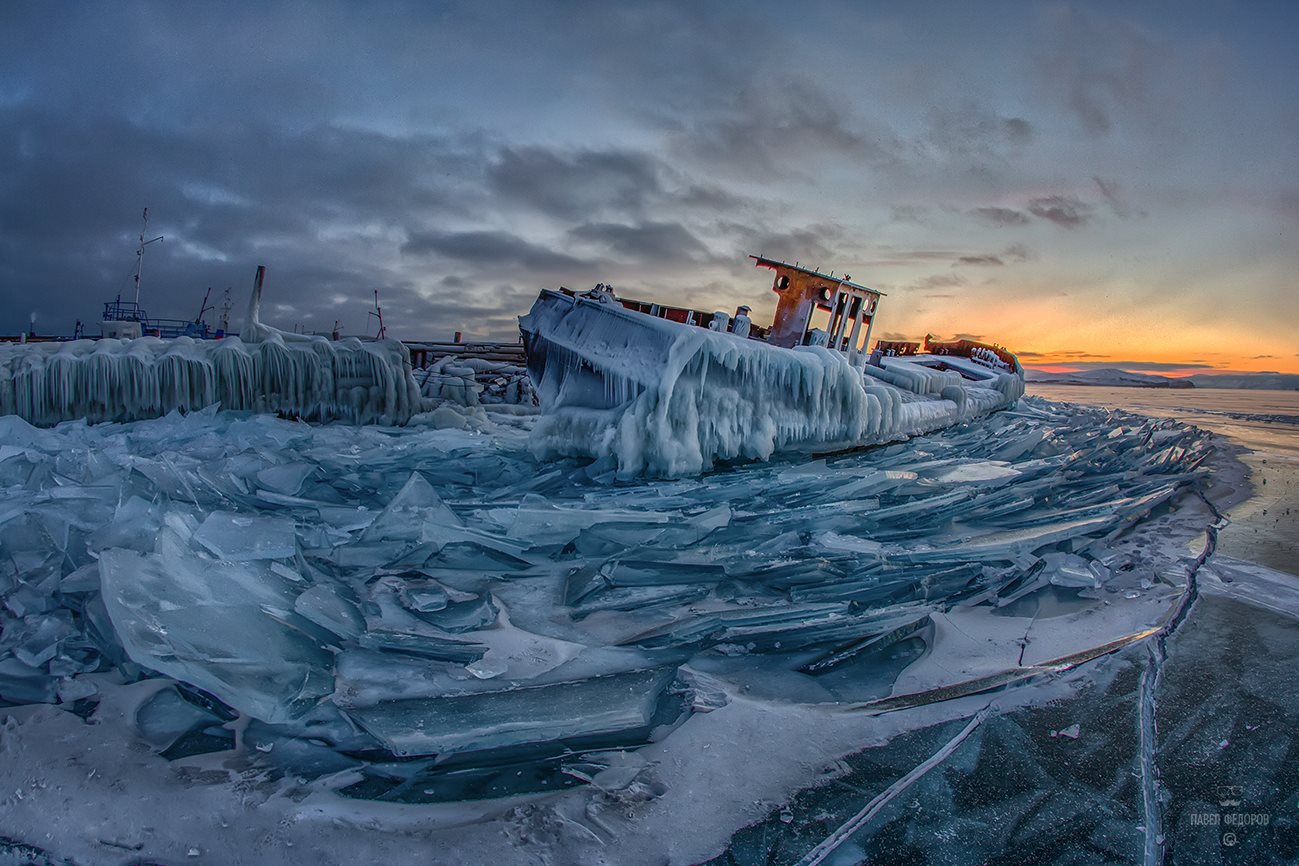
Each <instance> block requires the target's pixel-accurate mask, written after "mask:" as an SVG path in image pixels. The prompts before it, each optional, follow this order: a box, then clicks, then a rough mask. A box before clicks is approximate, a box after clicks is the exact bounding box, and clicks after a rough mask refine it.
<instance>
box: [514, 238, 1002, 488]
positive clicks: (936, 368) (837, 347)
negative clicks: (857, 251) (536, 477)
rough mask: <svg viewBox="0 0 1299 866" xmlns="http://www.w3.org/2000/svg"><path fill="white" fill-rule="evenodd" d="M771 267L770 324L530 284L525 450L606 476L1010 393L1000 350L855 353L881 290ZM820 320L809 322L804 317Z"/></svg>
mask: <svg viewBox="0 0 1299 866" xmlns="http://www.w3.org/2000/svg"><path fill="white" fill-rule="evenodd" d="M752 258H753V259H754V260H755V262H756V263H757V265H758V266H759V267H766V268H770V269H772V270H773V271H774V272H775V279H774V282H773V286H772V288H773V290H774V291H775V292H776V293H777V294H778V295H779V301H778V302H777V309H776V315H775V320H774V322H773V324H772V326H771V327H770V328H761V327H757V326H755V325H754V324H753V323H752V321H751V320H750V319H749V317H748V315H747V313H748V308H747V307H741V308H740V309H739V310H738V311H737V314H736V315H735V316H734V318H732V317H731V316H729V315H728V314H726V313H724V312H718V313H712V314H708V313H703V312H700V311H696V310H686V309H680V308H672V307H665V306H662V305H659V304H650V303H645V302H639V301H632V300H626V299H618V298H616V297H615V296H614V294H613V292H612V290H610V289H608V288H606V287H604V286H598V287H597V288H596V289H595V290H593V291H591V292H588V293H586V294H581V295H579V294H575V293H572V292H569V291H567V290H561V291H551V290H544V291H542V293H541V295H540V297H538V299H537V301H536V303H535V304H534V305H533V307H532V310H531V311H530V312H529V313H528V314H527V315H526V316H523V317H522V318H521V319H520V330H521V331H522V333H523V340H524V344H525V346H526V348H527V353H528V368H529V371H530V372H531V375H532V378H533V380H534V382H535V384H536V386H537V391H538V396H539V398H540V401H541V406H542V409H543V417H542V418H541V420H540V422H539V423H538V426H537V428H536V430H535V433H534V440H533V451H534V453H536V454H537V456H539V457H543V458H545V457H558V456H578V457H593V458H597V459H598V458H605V457H608V458H612V459H613V460H616V462H617V467H618V471H619V473H620V474H622V475H639V474H649V475H662V476H679V475H682V474H688V473H693V472H699V471H701V470H703V469H706V468H709V467H711V466H713V465H714V464H715V463H716V462H718V461H723V462H725V461H735V460H755V459H756V460H764V459H766V458H768V457H770V456H771V455H772V454H773V453H774V452H777V451H805V452H830V451H836V450H840V449H845V448H851V447H856V446H861V445H870V444H877V443H883V442H890V441H897V440H901V439H905V438H907V437H909V436H914V435H918V434H922V433H927V432H930V431H933V430H936V429H939V428H942V427H946V426H949V425H951V424H955V423H958V422H961V421H965V420H968V419H971V418H975V417H978V416H980V415H985V414H987V413H989V412H993V411H996V410H998V409H1003V408H1006V407H1008V406H1011V405H1013V404H1014V403H1015V401H1016V400H1018V399H1019V398H1020V397H1021V396H1022V395H1023V393H1024V371H1023V368H1022V367H1021V366H1020V364H1019V361H1018V359H1017V358H1016V357H1015V356H1014V355H1013V354H1012V353H1010V352H1008V351H1006V350H1005V349H1003V348H1001V347H998V346H992V345H987V344H983V343H975V342H971V341H966V340H962V341H955V342H949V343H940V342H935V341H932V340H930V339H926V341H925V344H924V345H923V347H922V346H921V345H920V344H918V343H896V342H887V341H880V342H879V343H877V344H876V347H875V350H874V351H873V352H871V353H869V354H868V353H867V351H866V349H867V346H868V344H869V341H870V333H871V328H872V326H873V324H874V318H875V313H876V308H877V306H878V303H879V300H880V298H881V296H882V294H883V293H881V292H878V291H876V290H874V289H871V288H868V287H866V286H862V285H858V284H857V283H853V282H852V281H851V280H850V279H849V277H848V276H847V275H844V276H843V277H841V278H836V277H834V276H832V275H829V274H823V273H821V272H819V271H816V270H812V269H809V268H803V267H800V266H798V265H796V264H789V263H787V262H781V261H776V260H774V259H766V258H762V257H760V256H753V257H752ZM818 316H819V319H824V320H825V327H824V328H819V327H812V324H813V320H814V319H815V318H817V317H818Z"/></svg>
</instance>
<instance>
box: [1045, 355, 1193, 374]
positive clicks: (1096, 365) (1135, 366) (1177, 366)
mask: <svg viewBox="0 0 1299 866" xmlns="http://www.w3.org/2000/svg"><path fill="white" fill-rule="evenodd" d="M1051 357H1052V358H1055V357H1058V355H1057V353H1054V352H1053V353H1051ZM1090 357H1095V356H1094V355H1093V356H1090ZM1057 363H1059V364H1060V365H1061V366H1065V367H1077V368H1078V369H1080V370H1108V369H1115V370H1127V371H1129V372H1142V371H1144V372H1148V373H1158V372H1166V371H1170V370H1212V369H1215V367H1214V365H1213V364H1197V363H1193V362H1187V363H1181V362H1168V363H1165V362H1162V361H1073V360H1068V361H1059V362H1057Z"/></svg>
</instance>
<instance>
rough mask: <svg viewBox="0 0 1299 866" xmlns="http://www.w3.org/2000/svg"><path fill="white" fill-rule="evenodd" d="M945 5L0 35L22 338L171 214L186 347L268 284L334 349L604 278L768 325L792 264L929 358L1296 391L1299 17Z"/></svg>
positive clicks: (21, 30)
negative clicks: (1017, 361) (1105, 367)
mask: <svg viewBox="0 0 1299 866" xmlns="http://www.w3.org/2000/svg"><path fill="white" fill-rule="evenodd" d="M945 10H946V11H945V12H944V14H942V15H937V14H935V13H936V10H934V9H928V8H926V7H925V5H924V4H920V5H918V6H914V7H900V8H897V9H892V10H884V9H873V8H856V7H852V6H848V5H841V4H829V3H827V4H813V5H811V6H809V7H807V8H805V9H800V10H793V9H791V8H788V7H786V6H784V5H781V4H774V3H758V4H744V5H743V6H739V5H730V4H726V3H719V4H690V3H685V2H668V0H662V2H650V3H644V4H587V3H560V4H554V5H550V4H532V3H503V4H495V3H494V4H452V5H448V6H432V5H427V4H409V5H407V4H395V5H388V6H383V7H378V8H377V9H376V8H370V7H360V6H356V5H353V4H344V3H324V4H313V5H312V6H311V7H310V8H307V7H303V6H300V5H297V4H289V3H285V4H278V3H272V4H251V3H249V4H235V5H234V6H233V7H222V8H221V9H216V8H215V7H213V8H207V7H202V6H197V5H190V4H180V5H177V4H147V3H146V4H132V5H130V6H128V7H124V8H107V7H99V6H54V7H51V6H49V5H48V4H35V3H32V4H28V3H23V2H17V3H10V4H4V5H3V7H0V163H2V164H3V165H4V166H5V170H4V171H2V172H0V301H3V304H0V333H12V332H15V331H17V330H19V329H22V328H25V327H26V326H27V324H28V321H29V317H30V315H31V314H33V313H34V314H35V315H36V321H37V329H38V330H48V331H52V332H69V331H70V330H71V328H72V323H73V320H74V319H77V318H79V319H82V320H83V321H87V322H92V323H93V321H94V320H95V319H97V318H98V311H99V305H100V304H101V303H102V302H103V301H105V300H109V299H111V298H112V297H113V296H114V295H116V294H117V293H118V292H119V291H121V292H126V291H128V290H129V285H130V283H129V274H130V271H131V268H132V267H133V264H134V236H135V235H136V234H137V233H138V231H139V226H138V216H139V212H140V209H141V208H142V207H144V206H148V207H149V208H150V213H151V214H152V216H153V223H152V225H151V231H153V232H154V233H156V234H162V235H165V236H166V240H165V241H163V242H162V243H161V244H159V245H154V246H151V247H150V249H149V254H148V261H147V264H146V268H145V279H144V286H145V290H144V297H143V298H142V300H143V301H144V302H145V306H146V307H147V308H148V309H150V311H151V312H153V313H154V314H155V315H164V316H177V317H191V316H193V315H194V314H195V313H197V311H198V305H199V302H200V300H201V298H202V295H203V292H204V290H206V289H207V288H208V287H209V286H211V287H213V288H214V290H215V294H216V295H217V296H218V297H219V296H220V294H221V291H222V290H223V289H225V288H226V287H227V286H229V287H231V289H232V292H233V294H234V295H235V296H236V306H237V307H240V306H242V296H243V294H244V293H245V292H246V289H247V287H248V285H249V283H250V281H251V276H252V273H253V270H254V268H255V267H256V265H258V264H266V265H268V266H269V268H270V281H269V284H268V289H267V291H268V299H269V300H270V301H272V304H271V306H270V307H269V312H270V318H272V319H273V320H275V321H276V322H277V323H278V324H280V325H282V326H284V327H295V326H296V327H301V328H304V329H306V330H321V331H328V330H330V329H331V327H332V325H333V323H334V321H336V320H338V321H341V322H342V325H343V330H344V333H361V332H364V331H365V330H366V329H367V327H368V320H367V316H366V311H367V309H368V307H369V304H370V302H371V300H372V297H373V295H372V292H373V290H374V289H376V288H377V289H379V291H380V296H381V299H382V300H383V303H384V306H385V313H386V316H387V318H388V320H389V322H390V323H391V324H390V331H391V332H393V333H395V334H397V335H399V336H403V337H407V338H421V337H445V336H446V335H447V334H448V333H449V332H450V331H452V330H464V331H466V332H467V333H469V334H471V335H474V336H479V337H488V336H491V337H505V338H508V337H510V335H511V334H513V333H514V332H515V324H514V318H515V317H516V316H517V315H518V314H519V313H522V312H524V311H525V310H526V308H527V306H528V305H529V303H530V300H531V298H532V297H533V296H534V294H535V292H536V290H537V289H538V288H540V287H542V286H555V285H559V284H563V285H569V286H573V287H584V286H587V285H589V284H593V283H595V282H597V281H603V282H612V283H614V284H615V285H618V286H620V287H623V288H624V290H625V291H627V292H628V293H629V294H633V295H636V296H641V297H656V298H662V299H663V300H665V301H671V302H678V303H691V304H696V305H699V306H703V307H705V308H709V309H714V308H717V309H720V308H726V307H729V306H733V305H735V304H737V303H741V302H747V303H750V304H752V305H753V306H754V308H755V315H757V316H758V317H762V316H764V315H767V314H769V312H770V309H771V307H772V298H771V296H770V293H769V292H768V291H767V290H766V289H767V281H766V280H765V279H764V278H763V277H762V275H761V274H755V272H754V271H753V270H752V268H751V266H750V263H748V262H747V261H746V260H745V258H744V256H745V254H747V253H758V252H761V253H764V254H766V255H771V256H777V257H783V258H789V259H797V260H800V261H803V262H806V263H810V264H813V265H819V266H821V267H824V268H826V269H830V268H833V269H835V270H837V271H840V272H843V271H849V272H851V273H853V274H854V277H855V278H856V279H858V280H860V281H863V282H866V283H868V284H872V285H875V286H877V287H879V288H881V289H883V290H885V291H888V292H890V296H889V298H888V299H887V304H886V306H885V307H884V308H883V316H882V320H881V327H882V328H887V329H888V330H889V331H891V332H896V333H899V334H912V335H918V334H923V333H925V332H927V331H933V332H936V333H956V332H967V331H974V332H977V333H983V334H986V335H988V336H989V337H990V338H993V339H998V340H1000V341H1001V342H1005V343H1007V344H1010V345H1013V346H1018V347H1022V348H1024V349H1025V350H1026V351H1028V352H1038V353H1047V354H1050V353H1058V352H1060V351H1062V347H1068V346H1078V345H1086V346H1088V347H1089V349H1090V350H1092V351H1095V352H1096V353H1098V354H1099V355H1101V356H1102V357H1105V356H1116V357H1117V356H1122V357H1136V358H1138V359H1142V358H1144V359H1146V360H1147V361H1148V362H1149V363H1166V362H1171V360H1172V358H1173V357H1175V356H1176V357H1186V358H1189V357H1191V356H1192V355H1194V356H1195V357H1203V358H1208V359H1209V360H1208V361H1206V363H1210V364H1215V365H1218V364H1221V365H1226V364H1228V363H1230V361H1229V356H1233V353H1232V351H1225V350H1221V351H1220V349H1221V348H1222V347H1221V346H1219V345H1217V343H1222V342H1224V341H1229V342H1231V343H1232V344H1235V343H1237V342H1240V343H1242V344H1243V342H1244V341H1245V340H1248V343H1249V346H1248V349H1249V351H1248V356H1250V357H1252V356H1255V355H1259V356H1265V355H1274V356H1277V357H1278V358H1282V359H1289V360H1283V361H1281V362H1278V361H1275V360H1272V359H1264V358H1258V359H1256V360H1257V361H1258V363H1272V364H1276V363H1291V364H1293V363H1294V360H1293V359H1292V358H1291V356H1293V350H1292V349H1291V350H1290V351H1286V346H1287V345H1288V344H1286V343H1285V340H1286V339H1288V336H1287V335H1290V334H1293V332H1294V329H1295V326H1296V325H1299V321H1296V319H1299V311H1297V310H1296V308H1295V306H1294V305H1293V302H1289V304H1288V305H1287V301H1286V299H1287V298H1290V297H1292V295H1291V294H1290V291H1291V289H1290V286H1291V285H1292V276H1291V275H1292V274H1293V273H1295V272H1296V270H1297V268H1299V254H1296V252H1295V250H1296V249H1299V244H1295V243H1293V242H1291V241H1292V238H1293V233H1294V231H1295V228H1296V227H1297V226H1299V211H1297V210H1296V208H1295V207H1294V206H1293V202H1294V201H1299V189H1296V188H1295V187H1293V186H1286V185H1287V184H1291V183H1292V179H1293V178H1295V177H1299V171H1296V168H1299V165H1296V155H1295V149H1294V147H1293V141H1294V140H1295V135H1296V133H1299V118H1297V117H1296V115H1295V112H1294V111H1293V109H1289V110H1288V112H1287V111H1286V110H1280V111H1278V108H1279V107H1280V106H1283V105H1287V104H1288V105H1291V106H1292V105H1293V104H1294V101H1295V95H1296V94H1295V85H1294V83H1293V82H1294V81H1295V80H1299V76H1294V75H1289V73H1292V72H1294V71H1295V70H1294V68H1293V67H1294V66H1295V63H1294V62H1293V61H1291V60H1278V59H1277V58H1280V57H1283V56H1284V57H1289V56H1290V54H1282V53H1276V52H1273V53H1268V52H1270V51H1271V50H1272V49H1273V48H1280V47H1281V46H1283V45H1288V44H1289V43H1288V42H1287V41H1286V39H1285V36H1286V35H1287V34H1289V35H1295V18H1294V15H1293V14H1292V13H1290V12H1288V11H1285V10H1281V11H1280V12H1276V11H1275V10H1274V13H1275V14H1271V15H1270V17H1269V15H1265V14H1263V13H1261V12H1254V11H1252V10H1251V12H1250V14H1253V15H1255V18H1254V19H1250V17H1249V14H1242V15H1240V16H1236V17H1235V19H1233V21H1232V22H1231V23H1230V25H1223V24H1222V22H1220V21H1214V20H1212V19H1210V18H1207V17H1206V18H1204V19H1203V20H1200V19H1198V18H1197V16H1196V15H1192V14H1187V15H1179V16H1178V19H1177V21H1176V22H1170V21H1164V20H1161V19H1160V18H1159V17H1158V13H1157V12H1156V11H1154V10H1147V11H1145V12H1142V13H1133V12H1128V11H1125V10H1124V8H1123V7H1121V6H1118V5H1114V6H1112V7H1111V6H1107V5H1104V4H1101V5H1095V4H1088V5H1087V6H1085V7H1076V8H1075V7H1070V6H1065V5H1060V4H1054V3H1051V4H1043V5H1041V6H1038V7H1022V6H1020V5H1018V4H1015V5H1011V6H1005V7H1001V6H998V5H996V4H994V5H993V6H991V7H988V8H986V9H982V10H973V9H970V10H957V11H953V10H951V9H950V8H947V7H945ZM921 22H923V23H924V25H925V32H926V33H927V38H926V39H925V40H924V41H923V42H919V41H917V40H915V39H913V38H911V37H910V35H909V34H913V33H914V32H917V27H919V25H920V23H921ZM863 45H869V46H871V47H870V50H869V51H863V50H862V46H863ZM809 47H815V51H813V52H812V55H811V56H815V57H819V58H822V59H823V60H822V62H808V58H809V54H808V51H807V50H805V49H807V48H809ZM1261 56H1268V57H1272V58H1273V61H1272V62H1270V63H1268V64H1264V63H1261V62H1254V61H1252V60H1248V58H1254V57H1261ZM1237 59H1239V60H1240V62H1238V63H1237V62H1234V61H1235V60H1237ZM1241 94H1246V95H1245V96H1241ZM1263 94H1271V95H1270V96H1264V95H1263ZM1228 115H1230V116H1231V117H1232V118H1233V119H1234V126H1233V125H1232V124H1227V123H1217V122H1215V120H1217V119H1220V118H1224V117H1226V116H1228ZM1231 129H1250V130H1252V134H1250V135H1248V136H1243V137H1242V136H1236V135H1234V134H1233V133H1232V132H1231ZM1287 239H1290V240H1287ZM1228 291H1229V292H1230V295H1231V297H1232V303H1231V304H1230V306H1225V305H1223V304H1221V303H1220V299H1221V298H1222V296H1223V293H1224V292H1228ZM1207 309H1213V310H1214V311H1215V317H1216V321H1215V322H1214V327H1212V328H1209V327H1207V326H1206V321H1205V315H1204V311H1205V310H1207ZM92 327H93V325H92ZM1206 341H1207V342H1209V343H1211V344H1214V345H1213V346H1212V350H1210V347H1205V349H1204V351H1197V347H1203V346H1204V345H1205V343H1206ZM1215 341H1216V343H1215ZM1214 351H1217V352H1218V354H1219V355H1221V356H1222V357H1221V359H1219V358H1218V357H1216V356H1214V357H1210V356H1211V355H1212V353H1213V352H1214ZM1233 357H1234V356H1233Z"/></svg>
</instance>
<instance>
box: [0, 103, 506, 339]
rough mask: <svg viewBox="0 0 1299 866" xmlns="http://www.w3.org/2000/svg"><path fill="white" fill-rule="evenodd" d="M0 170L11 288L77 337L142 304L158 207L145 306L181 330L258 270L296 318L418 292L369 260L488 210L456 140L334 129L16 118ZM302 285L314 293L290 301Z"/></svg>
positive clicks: (6, 275) (2, 112) (3, 255)
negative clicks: (426, 229) (368, 252)
mask: <svg viewBox="0 0 1299 866" xmlns="http://www.w3.org/2000/svg"><path fill="white" fill-rule="evenodd" d="M0 158H2V159H3V161H4V162H5V164H6V167H7V170H6V171H4V172H2V173H0V286H4V287H5V288H6V291H9V290H10V287H14V288H19V289H20V290H21V291H22V292H23V296H24V297H25V298H30V299H31V300H30V303H31V304H32V306H33V307H34V308H36V309H37V310H38V311H39V314H40V319H41V321H44V322H46V323H48V325H49V326H50V327H57V328H59V329H63V328H67V329H69V330H70V327H71V320H72V319H73V318H82V319H83V320H84V319H90V318H92V317H93V316H94V314H95V311H96V310H97V308H98V304H99V303H100V302H101V301H103V300H106V299H111V297H112V296H113V295H114V294H116V293H117V292H118V291H126V290H127V289H129V283H128V280H127V275H128V274H129V273H130V271H131V269H132V267H133V263H134V259H135V257H134V254H133V253H134V241H133V240H132V235H134V234H136V233H137V232H138V231H139V226H140V223H139V214H140V209H141V207H142V206H143V205H146V204H147V205H148V206H149V207H150V210H151V214H152V217H153V222H152V224H151V226H150V234H157V235H164V236H165V237H166V240H165V241H164V242H162V243H161V244H156V245H153V246H151V247H150V248H149V251H148V255H147V258H146V261H147V265H146V268H145V279H144V284H145V294H144V296H143V298H142V300H144V301H146V302H147V303H146V309H150V311H151V312H152V313H153V314H154V315H162V316H178V317H179V316H191V315H193V314H195V313H196V312H197V309H194V310H190V309H189V308H190V306H191V298H190V296H191V295H193V298H192V305H193V306H194V307H195V308H197V306H198V301H199V299H200V298H201V288H200V287H204V286H206V285H214V286H216V287H218V288H220V287H222V286H224V285H232V286H241V285H246V284H247V281H248V276H249V275H250V274H251V273H252V270H253V268H254V266H255V265H256V264H257V263H259V262H264V263H269V264H271V265H272V271H273V272H274V273H276V275H277V276H278V277H279V278H280V280H281V282H280V283H279V285H278V286H277V287H276V289H277V290H278V291H290V290H293V291H298V292H300V293H301V294H300V295H299V296H297V297H290V296H287V295H282V296H281V301H284V302H286V303H290V304H292V305H293V306H294V307H295V308H303V309H306V308H308V307H310V306H311V304H312V300H313V299H314V298H316V297H321V296H326V295H329V294H332V293H335V292H346V291H350V292H353V293H355V292H357V290H358V289H364V287H367V286H370V285H373V284H375V283H383V282H386V283H387V284H389V285H393V286H396V285H400V284H404V283H409V281H408V280H407V279H405V278H403V277H401V276H399V275H396V274H390V273H385V271H384V268H383V266H382V265H378V264H374V263H371V262H367V261H366V260H365V259H366V257H365V254H364V250H363V248H364V247H368V246H372V245H374V244H376V243H378V244H381V243H383V236H384V235H385V233H394V234H400V232H401V230H402V227H404V226H405V225H409V224H412V223H413V224H417V225H418V224H420V223H422V222H424V221H426V220H428V219H430V218H433V217H435V216H437V215H440V214H446V213H447V202H448V201H450V200H452V199H454V200H455V209H456V211H457V212H464V211H465V210H466V209H467V208H468V207H469V206H471V205H472V203H473V201H474V199H475V193H474V191H473V188H472V185H466V181H465V179H464V176H465V175H466V174H469V175H472V172H473V165H474V163H475V160H474V157H473V156H471V155H470V154H469V153H468V152H466V151H465V150H464V149H462V148H460V147H459V146H456V145H453V144H451V143H450V142H449V141H447V140H446V139H442V138H438V137H432V136H419V135H408V136H400V137H398V136H387V135H382V134H378V133H373V132H367V131H361V130H354V129H346V128H339V127H331V126H324V127H319V128H315V129H311V130H308V131H303V132H293V131H286V130H276V129H271V128H264V127H247V126H246V127H243V128H240V129H234V128H229V129H226V128H220V127H218V128H209V129H203V130H201V131H190V130H175V129H166V128H158V127H153V128H148V127H143V126H141V125H139V124H137V123H134V122H130V121H127V120H124V119H121V118H115V117H110V116H98V117H73V116H68V115H62V116H59V115H55V114H53V113H51V112H49V111H46V110H43V109H36V108H32V107H27V106H16V107H10V108H0ZM477 197H478V198H481V195H478V196H477ZM294 273H296V274H299V275H301V276H304V277H305V275H306V274H308V273H310V274H311V275H312V279H311V282H310V283H309V284H307V283H305V282H304V283H302V284H300V287H299V288H297V289H291V287H292V286H298V285H299V284H298V283H297V282H296V281H292V280H289V281H285V280H284V277H285V276H287V275H289V274H294ZM52 298H58V299H59V301H58V305H57V307H54V306H48V305H49V304H51V299H52ZM24 318H25V316H24ZM63 319H67V320H68V321H66V322H64V321H62V320H63Z"/></svg>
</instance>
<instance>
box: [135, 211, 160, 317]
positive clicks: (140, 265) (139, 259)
mask: <svg viewBox="0 0 1299 866" xmlns="http://www.w3.org/2000/svg"><path fill="white" fill-rule="evenodd" d="M148 231H149V209H148V208H145V209H144V225H142V226H141V227H140V247H139V249H137V250H136V251H135V306H136V309H137V310H138V309H139V307H140V274H141V272H143V271H144V248H145V247H147V246H148V245H149V244H151V243H153V242H154V241H160V240H162V235H158V236H157V237H156V238H154V239H153V240H150V241H146V240H145V239H144V235H145V233H146V232H148Z"/></svg>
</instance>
